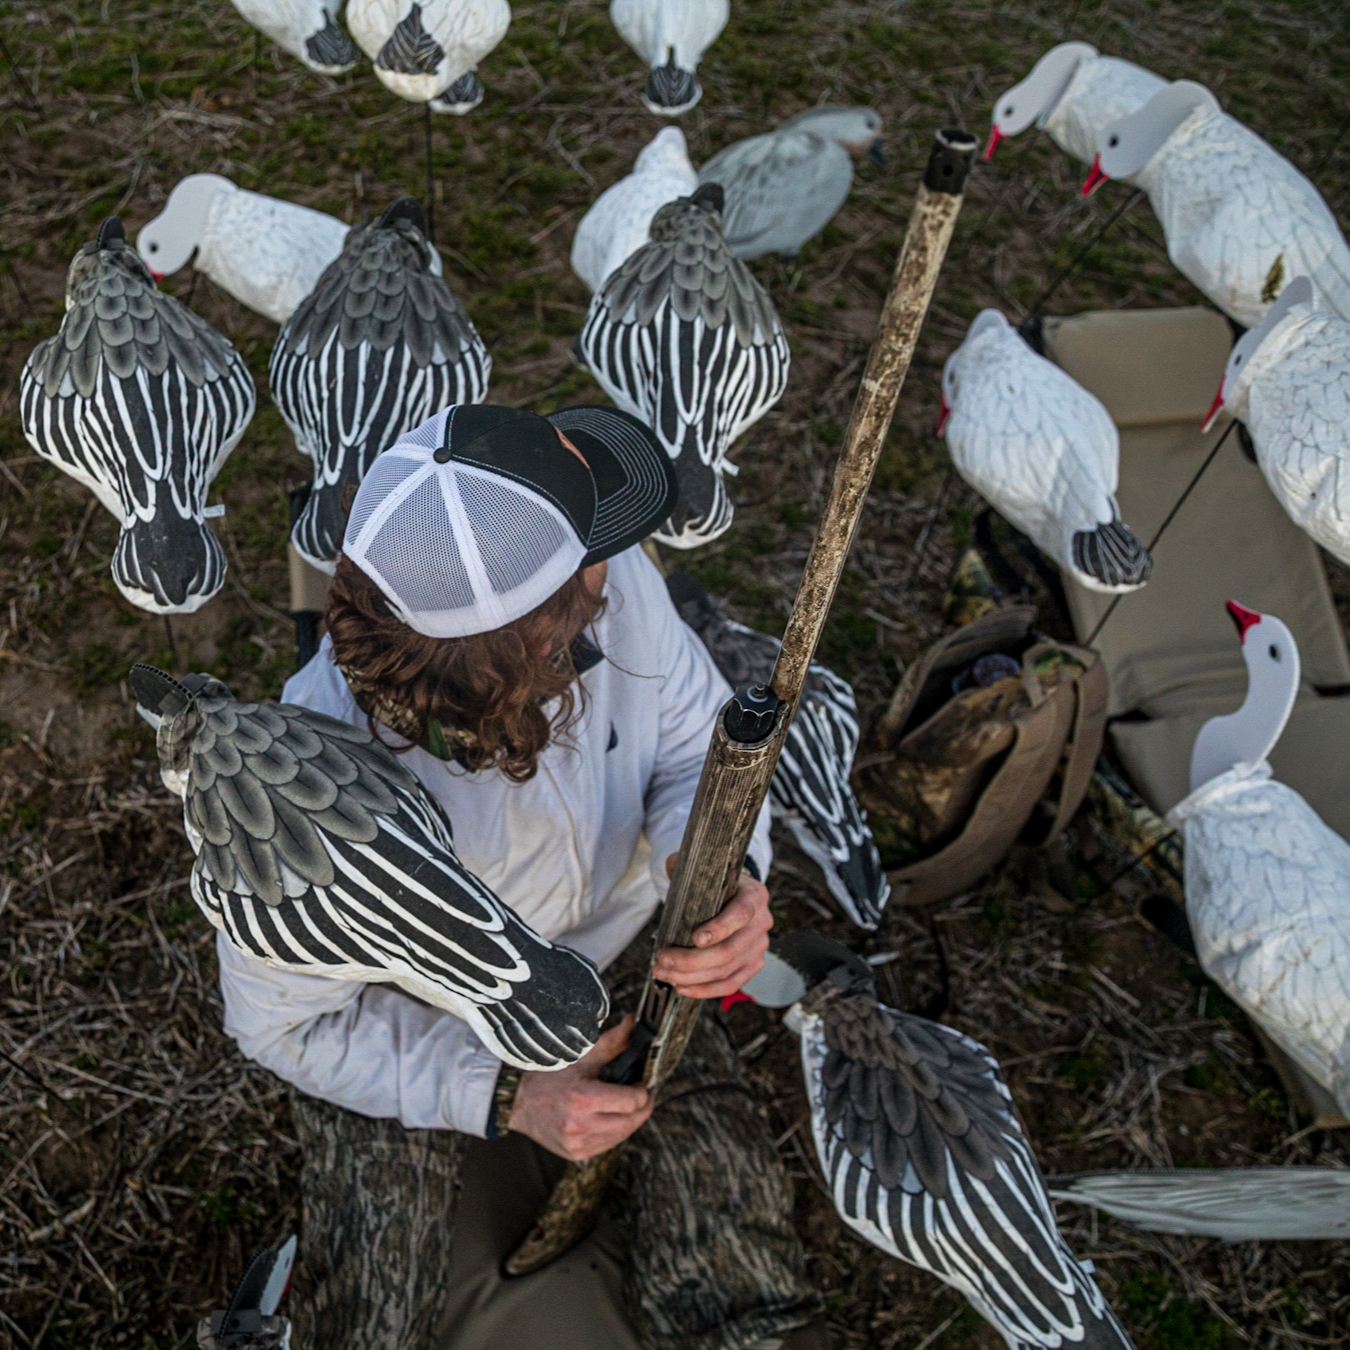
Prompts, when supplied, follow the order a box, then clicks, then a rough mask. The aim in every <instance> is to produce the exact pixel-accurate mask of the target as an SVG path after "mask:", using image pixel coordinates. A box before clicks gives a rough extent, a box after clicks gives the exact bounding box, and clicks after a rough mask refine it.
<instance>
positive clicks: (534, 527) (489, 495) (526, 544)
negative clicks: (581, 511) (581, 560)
mask: <svg viewBox="0 0 1350 1350" xmlns="http://www.w3.org/2000/svg"><path fill="white" fill-rule="evenodd" d="M458 481H459V495H460V500H461V501H463V503H464V511H465V514H466V515H467V516H468V517H469V524H470V526H471V527H472V529H473V536H474V541H475V542H476V543H477V545H478V554H479V557H481V558H482V560H483V570H484V571H485V572H486V573H487V577H488V582H489V584H490V585H491V586H492V589H493V590H494V591H495V592H496V593H497V594H498V595H501V596H505V595H509V594H510V593H511V592H512V591H514V590H515V589H516V588H517V587H519V586H521V585H523V584H524V583H525V582H526V581H528V580H529V579H530V578H531V577H532V576H534V575H535V573H536V572H540V571H544V570H546V569H547V570H556V568H554V567H553V566H552V564H554V561H555V558H556V557H557V555H558V554H559V553H560V552H562V551H565V548H566V544H567V541H568V539H569V537H571V538H575V536H574V535H572V533H571V531H569V530H566V529H564V528H563V526H562V525H560V524H559V523H558V521H557V520H556V519H555V517H554V515H553V514H552V513H551V512H550V511H549V510H548V509H546V508H545V506H544V504H543V502H541V501H540V500H539V499H538V498H536V497H533V496H530V497H527V496H525V495H524V494H523V493H521V492H520V491H519V490H518V489H517V488H515V487H514V486H513V485H510V484H508V483H505V482H503V481H502V480H501V479H493V478H479V477H477V476H476V475H475V476H472V477H471V476H470V475H469V474H467V473H466V474H461V475H460V476H459V480H458ZM569 575H570V573H569ZM564 580H566V578H564Z"/></svg>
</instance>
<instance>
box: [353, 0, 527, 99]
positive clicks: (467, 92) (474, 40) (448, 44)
mask: <svg viewBox="0 0 1350 1350" xmlns="http://www.w3.org/2000/svg"><path fill="white" fill-rule="evenodd" d="M347 26H348V27H349V28H350V29H351V32H352V36H353V37H354V38H355V39H356V40H357V42H358V43H359V44H360V46H361V50H362V51H364V52H365V53H366V55H367V56H369V57H370V59H371V60H372V61H373V62H374V64H375V74H376V75H377V76H378V77H379V80H380V82H381V83H382V84H383V85H385V87H386V88H388V89H390V90H392V91H393V92H394V93H395V94H397V95H398V96H399V98H406V99H407V100H408V101H409V102H411V103H430V104H431V106H432V109H433V111H435V112H451V113H465V112H468V111H470V109H472V108H475V107H477V106H478V104H479V103H481V102H482V101H483V86H482V84H481V83H480V81H479V79H478V75H477V73H476V68H477V66H478V63H479V62H480V61H481V60H482V59H483V58H484V57H485V56H487V54H488V53H489V52H491V51H492V49H493V48H494V47H496V46H497V44H498V43H499V42H500V41H501V40H502V38H504V37H505V36H506V30H507V29H508V28H509V27H510V26H511V6H510V4H509V3H508V0H347Z"/></svg>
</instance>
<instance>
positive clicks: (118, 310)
mask: <svg viewBox="0 0 1350 1350" xmlns="http://www.w3.org/2000/svg"><path fill="white" fill-rule="evenodd" d="M256 399H257V395H256V394H255V392H254V388H253V377H252V376H251V375H250V374H249V372H248V367H247V366H245V364H244V362H243V359H242V358H241V357H240V355H239V353H238V352H236V351H235V349H234V348H233V347H232V346H231V345H230V344H229V342H228V341H226V339H225V338H224V337H222V336H221V334H219V333H218V332H216V330H215V329H214V328H212V327H211V326H210V325H209V324H208V323H207V322H206V321H205V320H204V319H200V318H198V317H197V315H195V314H194V313H193V312H192V311H191V310H190V309H188V308H187V307H186V306H184V305H181V304H180V303H179V302H178V301H177V300H175V299H174V298H173V297H172V296H169V295H164V294H163V293H162V292H161V291H159V290H157V289H156V287H155V283H154V281H153V279H152V278H151V276H150V273H149V272H148V271H147V270H146V267H145V264H144V263H143V262H141V260H140V258H138V257H137V256H136V252H135V250H134V249H132V248H131V247H130V246H129V245H128V244H127V242H126V234H125V233H124V232H123V229H122V223H121V221H119V220H117V219H116V218H115V217H113V218H111V219H109V220H105V221H104V222H103V224H102V226H100V228H99V232H98V238H97V239H96V240H94V241H93V242H92V243H88V244H85V246H84V247H83V248H82V249H81V250H80V251H79V252H78V253H77V254H76V255H75V258H74V260H73V261H72V262H71V264H70V270H69V271H68V272H67V274H66V314H65V318H64V319H62V321H61V330H60V332H58V333H57V334H56V336H55V337H50V338H48V339H47V340H46V341H45V342H41V343H39V344H38V346H37V347H36V348H34V350H33V353H32V355H31V356H30V357H29V358H28V363H27V365H25V366H24V369H23V376H22V378H21V380H20V389H19V408H20V414H21V417H22V420H23V433H24V435H25V436H26V437H27V438H28V442H29V444H30V445H31V446H32V447H33V449H34V450H36V451H37V452H38V454H39V455H41V456H42V457H43V458H44V459H49V460H51V461H52V463H53V464H55V465H56V466H57V467H58V468H60V469H63V470H64V471H65V472H66V473H68V474H69V475H70V476H71V477H72V478H74V479H75V480H76V481H77V482H79V483H83V484H84V486H85V487H87V488H89V489H90V491H92V492H93V494H94V495H95V496H96V497H97V498H98V499H99V501H100V502H102V503H103V505H104V506H106V507H107V508H108V510H109V511H111V512H112V514H113V515H114V516H116V517H117V519H118V521H119V522H120V524H121V527H122V533H121V537H120V538H119V539H118V541H117V548H116V549H115V550H114V552H113V557H112V574H113V580H114V581H115V582H116V583H117V588H118V590H120V591H121V592H122V594H123V595H125V596H126V598H127V599H128V600H130V601H131V603H132V604H133V605H137V606H139V607H140V608H141V609H147V610H149V611H151V613H154V614H187V613H191V612H192V611H193V610H195V609H199V608H200V607H201V606H202V605H204V604H205V603H206V602H207V601H208V600H209V599H210V598H211V597H212V596H213V595H215V593H216V592H217V591H218V590H219V589H220V587H221V585H222V584H223V582H224V580H225V554H224V553H223V552H222V550H221V547H220V544H219V543H218V542H217V541H216V537H215V536H214V535H213V534H212V533H211V530H210V527H209V526H208V525H207V524H206V520H207V517H209V516H215V515H220V514H221V511H223V509H224V508H223V507H221V508H212V507H208V506H207V504H206V494H207V489H208V488H209V487H210V486H211V483H212V480H213V479H214V478H215V476H216V474H217V473H219V471H220V466H221V465H222V464H223V463H224V462H225V459H226V457H227V456H228V455H229V453H230V451H231V450H233V449H234V447H235V445H236V443H237V442H238V440H239V438H240V436H242V435H243V434H244V428H245V427H246V426H248V424H249V419H250V418H252V416H253V409H254V406H255V403H256Z"/></svg>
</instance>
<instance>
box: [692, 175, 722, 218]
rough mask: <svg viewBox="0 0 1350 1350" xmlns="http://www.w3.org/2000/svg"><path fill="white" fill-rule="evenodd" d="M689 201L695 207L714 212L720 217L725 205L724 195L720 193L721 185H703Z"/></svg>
mask: <svg viewBox="0 0 1350 1350" xmlns="http://www.w3.org/2000/svg"><path fill="white" fill-rule="evenodd" d="M689 200H690V201H691V202H693V203H694V205H695V206H697V207H700V208H706V209H709V210H712V211H716V212H717V214H718V215H719V216H720V215H721V214H722V208H723V207H724V206H725V205H726V194H725V193H724V192H723V191H722V185H721V183H703V184H701V185H700V186H699V188H698V189H697V191H695V193H694V195H693V196H692V197H690V198H689Z"/></svg>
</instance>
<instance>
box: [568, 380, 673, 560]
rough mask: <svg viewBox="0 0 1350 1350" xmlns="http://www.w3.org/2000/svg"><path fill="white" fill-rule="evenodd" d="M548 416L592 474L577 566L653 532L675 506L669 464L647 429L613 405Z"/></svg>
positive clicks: (573, 409) (618, 549) (578, 409)
mask: <svg viewBox="0 0 1350 1350" xmlns="http://www.w3.org/2000/svg"><path fill="white" fill-rule="evenodd" d="M548 421H549V422H551V423H552V424H553V426H555V427H556V428H557V429H558V430H559V431H561V432H563V433H564V434H565V435H566V436H567V439H568V440H569V441H571V442H572V444H573V445H575V446H576V448H577V449H578V450H579V451H580V452H581V454H582V456H583V457H584V458H585V460H586V462H587V464H589V465H590V468H591V473H592V475H593V476H594V478H595V491H596V510H595V521H594V523H593V525H592V527H591V537H590V538H589V539H584V540H582V543H584V544H585V546H586V556H585V557H584V558H583V559H582V561H581V565H582V566H583V567H590V566H591V565H592V564H593V563H598V562H603V561H604V560H605V559H606V558H612V557H613V556H614V555H615V554H616V553H622V552H623V551H624V549H626V548H632V546H633V545H634V544H638V543H641V542H642V540H644V539H645V538H646V537H647V536H648V535H649V534H652V533H654V532H655V531H656V530H657V529H658V528H659V527H660V525H661V524H662V522H663V521H665V520H666V519H667V518H668V517H669V516H670V514H671V512H672V511H674V509H675V502H676V499H677V498H678V496H679V484H678V482H677V481H676V478H675V466H674V465H673V464H672V463H671V460H670V456H669V455H667V454H666V452H665V450H664V448H663V447H662V445H661V442H660V441H658V440H657V439H656V436H655V434H654V433H653V432H652V430H651V429H650V428H649V427H647V426H646V425H644V424H643V423H642V422H640V421H639V420H638V419H637V418H636V417H633V416H631V415H630V414H629V413H626V412H620V411H619V409H617V408H602V407H599V406H597V405H595V404H584V405H582V406H581V407H577V408H562V409H560V410H559V411H558V412H555V413H549V414H548Z"/></svg>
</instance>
